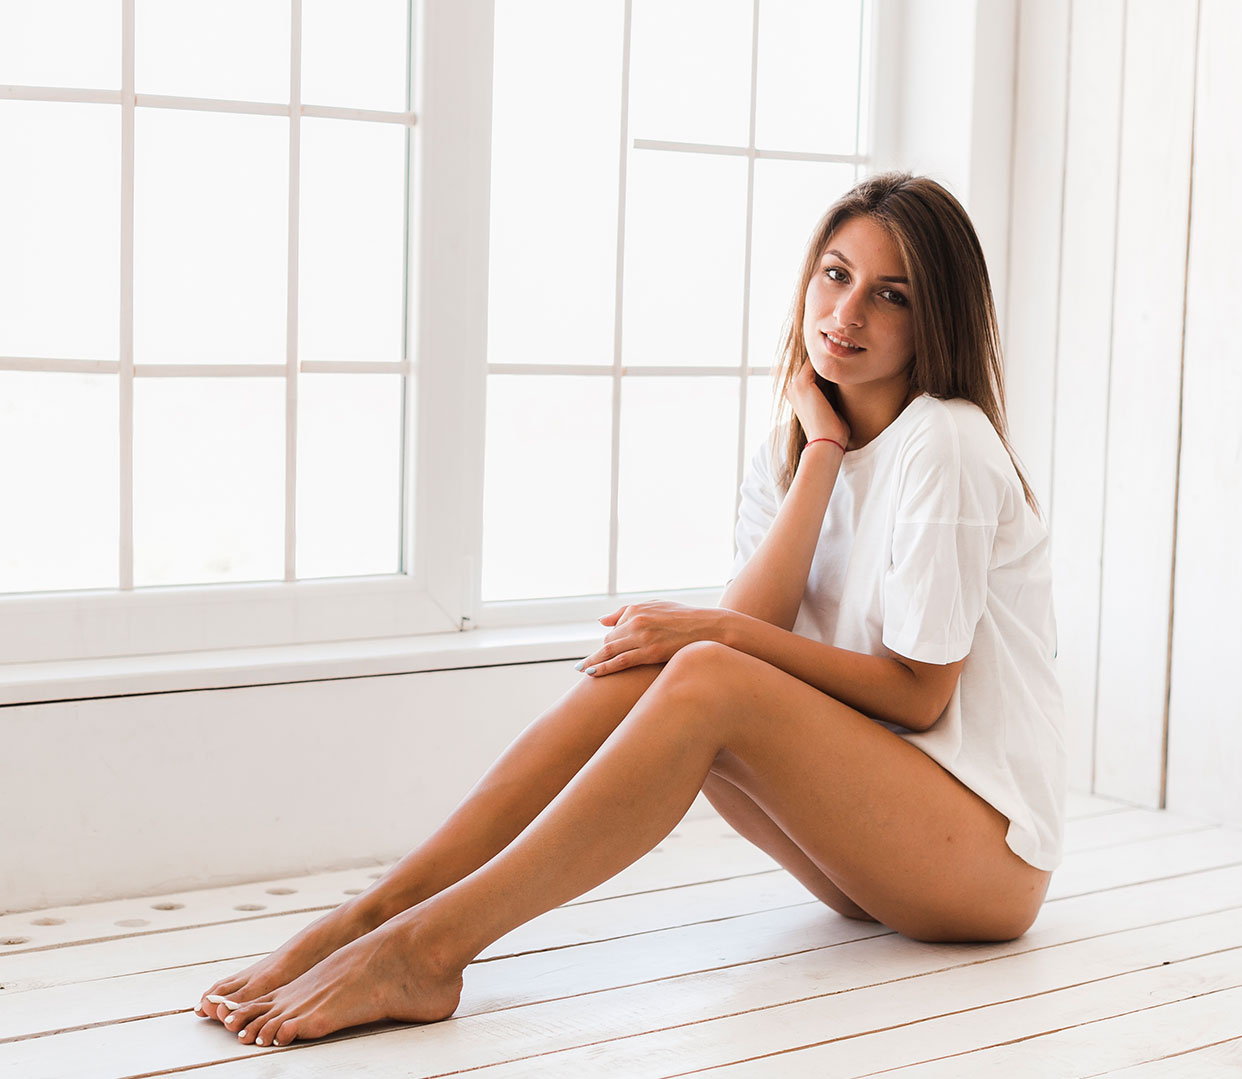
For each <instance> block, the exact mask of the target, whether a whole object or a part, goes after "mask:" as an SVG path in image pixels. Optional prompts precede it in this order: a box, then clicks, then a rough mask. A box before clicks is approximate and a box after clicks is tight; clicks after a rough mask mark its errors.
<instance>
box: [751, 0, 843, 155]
mask: <svg viewBox="0 0 1242 1079" xmlns="http://www.w3.org/2000/svg"><path fill="white" fill-rule="evenodd" d="M861 12H862V0H832V2H831V3H825V2H824V0H763V3H762V4H760V5H759V77H758V79H757V80H756V87H757V93H756V99H755V142H756V144H757V145H758V146H760V147H762V148H763V149H765V150H801V151H806V152H809V153H820V154H852V153H855V152H856V147H857V134H856V133H857V129H858V56H859V45H858V39H859V24H860V19H861Z"/></svg>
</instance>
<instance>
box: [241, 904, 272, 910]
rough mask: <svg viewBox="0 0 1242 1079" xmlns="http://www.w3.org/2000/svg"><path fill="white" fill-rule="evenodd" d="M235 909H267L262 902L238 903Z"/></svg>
mask: <svg viewBox="0 0 1242 1079" xmlns="http://www.w3.org/2000/svg"><path fill="white" fill-rule="evenodd" d="M233 909H234V910H267V907H265V906H264V905H263V904H262V903H238V904H237V906H235V907H234V908H233Z"/></svg>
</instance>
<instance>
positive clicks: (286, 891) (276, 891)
mask: <svg viewBox="0 0 1242 1079" xmlns="http://www.w3.org/2000/svg"><path fill="white" fill-rule="evenodd" d="M267 894H268V895H296V894H297V889H296V888H269V889H268V890H267Z"/></svg>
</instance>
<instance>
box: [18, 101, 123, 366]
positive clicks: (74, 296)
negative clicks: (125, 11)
mask: <svg viewBox="0 0 1242 1079" xmlns="http://www.w3.org/2000/svg"><path fill="white" fill-rule="evenodd" d="M120 131H121V125H120V114H119V112H118V110H117V109H116V108H115V107H114V106H109V105H74V104H61V103H47V102H41V101H0V154H3V157H4V160H5V161H6V165H5V166H4V167H0V356H39V357H61V358H67V359H75V358H76V359H105V360H107V359H112V360H114V359H116V357H117V334H118V325H117V306H118V303H119V291H118V290H119V286H118V280H119V272H118V266H119V265H120V253H119V236H120V201H121V200H120V164H119V158H120V149H119V148H120ZM18 164H20V166H21V167H20V168H18V167H15V166H16V165H18Z"/></svg>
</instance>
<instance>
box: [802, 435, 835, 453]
mask: <svg viewBox="0 0 1242 1079" xmlns="http://www.w3.org/2000/svg"><path fill="white" fill-rule="evenodd" d="M816 442H831V443H832V444H833V445H834V446H836V448H837V449H839V450H840V451H841V452H842V453H844V452H845V447H844V446H842V445H841V443H840V442H838V441H837V440H836V439H835V438H813V439H811V440H810V442H808V443H807V444H806V446H814V445H815V443H816ZM806 446H803V447H802V448H803V449H806Z"/></svg>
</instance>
